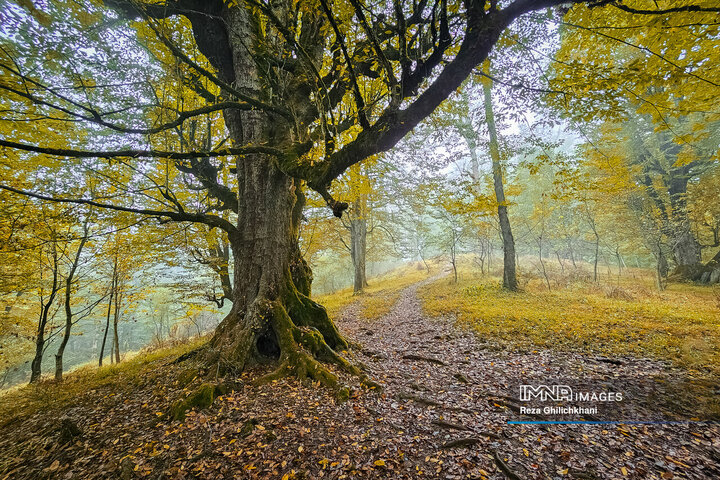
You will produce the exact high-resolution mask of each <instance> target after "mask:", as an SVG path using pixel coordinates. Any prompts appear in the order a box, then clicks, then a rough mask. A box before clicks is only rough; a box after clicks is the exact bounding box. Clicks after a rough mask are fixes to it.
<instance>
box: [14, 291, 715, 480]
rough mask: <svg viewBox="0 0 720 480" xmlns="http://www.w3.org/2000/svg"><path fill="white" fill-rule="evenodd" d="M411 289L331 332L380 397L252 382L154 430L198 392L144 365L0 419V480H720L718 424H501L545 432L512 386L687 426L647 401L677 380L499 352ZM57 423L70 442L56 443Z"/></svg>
mask: <svg viewBox="0 0 720 480" xmlns="http://www.w3.org/2000/svg"><path fill="white" fill-rule="evenodd" d="M416 289H417V285H415V286H412V287H410V288H408V289H406V290H405V291H403V293H402V294H401V295H400V297H399V299H398V301H397V303H396V305H395V307H394V308H393V309H392V310H391V311H390V313H388V314H387V315H385V316H383V317H381V318H379V319H377V320H374V321H372V322H368V321H366V320H364V319H362V318H358V316H357V313H356V311H355V309H354V308H353V307H352V306H351V307H349V308H348V309H346V311H345V313H344V314H343V316H342V318H340V319H338V324H339V326H340V328H341V329H342V330H343V331H344V333H345V334H346V335H348V337H349V338H350V339H352V340H354V341H355V342H358V343H361V344H363V348H362V350H359V351H356V353H355V354H356V356H357V360H359V361H361V362H363V363H364V364H365V365H366V366H367V368H368V374H369V375H370V377H371V378H373V379H375V380H377V381H378V382H379V383H381V384H382V385H383V387H384V388H383V390H382V391H379V392H378V391H372V390H371V391H368V390H362V389H360V388H356V389H355V390H354V391H353V395H352V396H351V398H350V400H349V401H347V402H344V403H336V402H335V401H334V400H333V399H332V396H331V395H330V393H329V392H327V391H326V390H324V389H322V388H317V387H315V386H313V385H303V384H301V383H299V382H296V381H291V380H282V381H278V382H274V383H271V384H267V385H264V386H261V387H255V386H252V385H251V380H252V379H253V378H255V377H256V376H257V375H258V374H261V373H262V369H256V370H253V371H249V372H245V373H243V374H242V375H241V376H239V377H238V378H237V379H236V390H235V391H233V392H231V393H229V394H227V395H223V396H221V397H219V398H218V399H216V400H215V402H214V404H213V405H212V406H211V407H209V408H208V409H206V410H203V411H200V412H190V414H189V415H188V416H187V418H186V419H185V420H184V421H183V422H178V421H169V420H164V419H163V417H161V415H160V414H161V413H163V412H166V411H167V410H168V409H169V406H170V405H171V403H172V402H173V401H175V400H176V399H178V398H181V397H182V395H183V392H184V391H187V389H192V387H193V386H194V385H195V386H196V385H197V382H200V380H199V379H196V380H195V381H194V383H190V384H189V385H187V386H186V387H184V388H185V389H186V390H183V387H181V386H180V385H179V384H178V382H177V381H176V379H177V378H178V376H179V375H180V374H181V373H182V371H183V368H184V367H183V365H182V364H170V363H169V362H165V363H162V364H157V365H149V366H148V370H147V372H145V373H143V375H141V376H139V377H138V379H137V380H135V381H133V382H132V384H124V385H109V386H106V387H102V388H98V389H97V390H95V391H90V392H87V393H86V394H85V395H83V396H82V397H81V398H78V399H77V402H75V403H73V404H72V405H71V406H70V408H68V409H67V410H66V411H64V412H62V413H60V412H57V411H53V410H50V411H47V412H39V413H36V414H34V415H31V416H28V417H19V418H15V419H0V452H1V453H0V479H3V478H7V479H65V478H67V479H75V478H77V479H105V478H120V479H134V478H151V479H236V478H237V479H244V478H248V479H252V478H257V479H264V478H276V479H293V478H296V479H300V478H305V479H320V478H322V479H343V478H348V479H350V478H388V479H414V478H433V479H436V478H441V479H461V478H474V479H482V478H486V479H506V478H510V479H517V478H520V479H565V478H567V479H573V478H575V479H625V478H628V479H670V478H689V479H716V478H720V429H718V425H717V424H704V423H678V424H662V425H641V424H637V425H633V424H623V425H604V424H599V425H512V424H508V423H507V422H508V421H518V420H533V419H534V420H538V419H545V417H531V416H524V415H521V414H519V413H518V412H517V410H518V409H519V405H522V402H520V400H519V399H518V398H517V397H518V395H519V392H518V386H519V385H520V384H523V383H527V384H537V383H547V379H565V380H566V381H568V382H570V383H572V385H577V386H584V387H587V389H593V388H595V389H599V390H608V389H611V390H613V389H614V390H620V391H622V392H623V393H624V394H625V395H626V398H627V400H626V401H625V402H621V405H619V406H613V407H614V410H607V411H602V412H599V413H598V414H597V417H598V418H601V419H608V418H610V417H614V418H622V419H626V420H627V419H639V420H644V419H658V418H662V419H668V418H670V419H685V418H689V416H688V415H689V413H690V412H689V411H683V409H685V410H687V409H688V408H690V407H691V405H690V407H688V405H686V404H678V402H676V401H675V400H673V399H667V398H664V397H663V395H662V393H663V392H668V391H673V392H674V391H676V390H673V389H672V388H673V386H676V385H681V384H682V382H683V381H684V377H683V375H684V373H683V372H682V371H679V370H676V369H673V368H671V367H669V366H668V365H667V364H664V363H660V362H656V361H652V360H648V359H632V358H623V359H622V362H621V363H617V362H614V363H608V362H602V361H597V359H593V358H592V357H586V356H583V355H581V354H567V353H563V354H559V353H553V352H550V351H537V352H525V353H522V352H509V351H506V350H498V349H497V348H494V347H493V345H492V343H490V342H487V341H484V339H478V338H477V337H476V336H475V335H473V334H471V333H469V332H464V331H462V330H460V329H458V328H457V327H456V326H455V325H454V322H453V321H452V319H429V318H426V317H425V316H424V315H423V313H422V309H421V305H420V301H419V300H418V298H417V295H416ZM428 359H431V360H428ZM345 380H346V381H347V382H348V383H349V384H351V385H352V384H353V382H354V380H353V379H351V378H346V379H345ZM550 383H555V382H550ZM61 418H62V422H63V423H59V422H60V419H61ZM561 418H562V417H561ZM68 422H71V423H72V425H70V423H68ZM61 424H64V425H65V427H66V428H65V430H66V431H69V430H72V433H73V434H70V435H69V436H68V434H67V433H65V435H64V437H63V438H64V440H62V441H61V433H62V432H60V431H59V430H58V427H59V426H60V425H61ZM72 427H77V431H75V430H74V429H73V428H72ZM78 432H79V433H78Z"/></svg>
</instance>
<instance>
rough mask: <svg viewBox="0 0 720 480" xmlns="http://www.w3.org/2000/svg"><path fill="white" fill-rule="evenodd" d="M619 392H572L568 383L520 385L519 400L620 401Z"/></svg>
mask: <svg viewBox="0 0 720 480" xmlns="http://www.w3.org/2000/svg"><path fill="white" fill-rule="evenodd" d="M622 399H623V395H622V393H620V392H574V391H573V389H572V388H571V387H570V386H568V385H520V400H521V401H523V402H529V401H532V400H539V401H541V402H547V401H551V402H561V401H576V402H621V401H622Z"/></svg>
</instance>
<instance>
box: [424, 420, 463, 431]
mask: <svg viewBox="0 0 720 480" xmlns="http://www.w3.org/2000/svg"><path fill="white" fill-rule="evenodd" d="M431 423H432V424H433V425H437V426H438V427H442V428H449V429H451V430H470V429H469V428H468V427H466V426H465V425H461V424H459V423H453V422H448V421H446V420H440V419H437V420H433V421H432V422H431Z"/></svg>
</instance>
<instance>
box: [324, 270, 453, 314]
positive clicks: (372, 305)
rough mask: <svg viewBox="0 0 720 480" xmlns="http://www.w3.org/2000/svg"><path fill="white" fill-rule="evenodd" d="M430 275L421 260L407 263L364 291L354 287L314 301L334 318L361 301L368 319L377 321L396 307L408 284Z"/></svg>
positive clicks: (370, 283)
mask: <svg viewBox="0 0 720 480" xmlns="http://www.w3.org/2000/svg"><path fill="white" fill-rule="evenodd" d="M429 265H430V272H431V273H435V272H437V271H438V269H439V265H440V264H439V262H438V261H432V262H429ZM428 277H429V274H428V271H427V270H426V269H425V268H424V266H420V267H419V266H418V264H417V263H411V264H408V265H403V266H402V267H399V268H396V269H394V270H391V271H389V272H387V273H385V274H383V275H380V276H377V277H373V278H371V279H369V280H368V283H369V285H370V286H368V287H366V288H365V289H364V290H363V291H362V292H361V293H359V294H354V293H353V289H352V287H349V288H345V289H342V290H338V291H336V292H333V293H330V294H327V295H321V296H318V297H315V298H314V300H315V301H316V302H318V303H320V304H321V305H323V306H325V308H327V310H328V313H329V314H330V316H331V317H337V316H338V315H339V314H340V313H341V312H342V311H343V309H345V308H346V307H347V306H349V305H350V304H352V303H355V302H358V303H359V304H360V314H361V316H362V317H363V318H365V319H367V320H375V319H377V318H380V317H382V316H383V315H385V314H387V313H388V312H390V310H392V307H393V305H395V302H397V299H398V298H399V297H400V292H401V291H402V290H404V289H405V288H407V287H408V286H410V285H412V284H414V283H417V282H420V281H422V280H425V279H427V278H428Z"/></svg>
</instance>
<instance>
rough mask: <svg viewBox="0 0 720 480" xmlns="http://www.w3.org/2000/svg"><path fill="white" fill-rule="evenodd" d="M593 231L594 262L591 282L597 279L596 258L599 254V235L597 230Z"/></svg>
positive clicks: (597, 258)
mask: <svg viewBox="0 0 720 480" xmlns="http://www.w3.org/2000/svg"><path fill="white" fill-rule="evenodd" d="M593 233H594V234H595V263H594V265H593V282H597V281H598V260H599V258H600V257H599V256H600V235H598V233H597V230H593Z"/></svg>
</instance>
